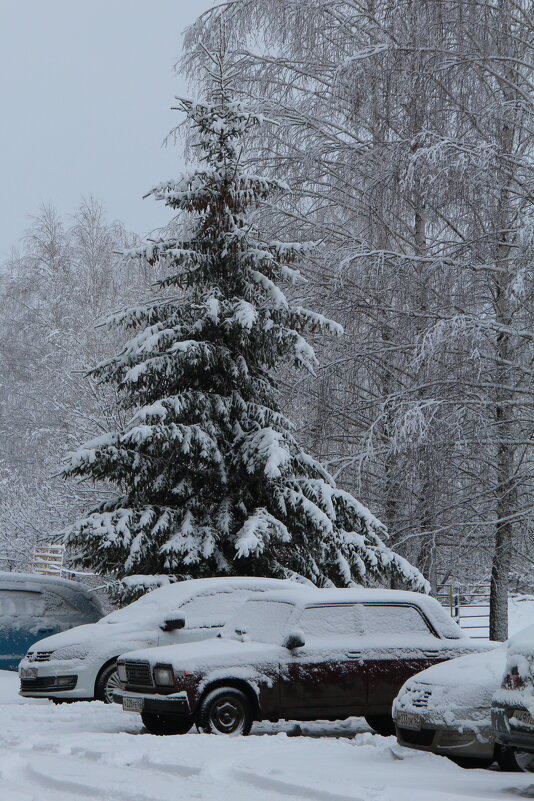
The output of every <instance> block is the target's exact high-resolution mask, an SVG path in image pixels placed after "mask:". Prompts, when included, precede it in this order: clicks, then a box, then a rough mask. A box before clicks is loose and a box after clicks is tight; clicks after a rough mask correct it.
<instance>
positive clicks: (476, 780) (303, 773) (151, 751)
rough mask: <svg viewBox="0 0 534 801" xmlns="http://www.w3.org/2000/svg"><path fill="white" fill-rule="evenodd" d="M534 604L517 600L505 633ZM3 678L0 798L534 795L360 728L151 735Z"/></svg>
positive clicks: (131, 721)
mask: <svg viewBox="0 0 534 801" xmlns="http://www.w3.org/2000/svg"><path fill="white" fill-rule="evenodd" d="M533 619H534V597H525V598H523V599H521V600H520V599H517V598H516V599H512V600H511V603H510V630H511V632H512V633H514V632H516V631H518V630H520V629H521V628H523V627H524V626H526V625H528V624H529V623H531V622H533ZM17 691H18V677H17V675H16V674H15V673H7V672H3V671H0V723H1V725H0V801H4V799H6V800H7V799H9V801H87V799H91V801H182V800H183V801H186V800H187V801H194V800H195V799H200V801H242V799H251V801H277V800H280V799H293V798H301V799H308V800H309V801H468V799H469V800H470V799H479V801H493V799H495V800H496V799H500V800H502V801H506V800H507V799H515V800H516V801H517V799H520V798H534V775H528V774H513V773H508V774H506V773H500V772H499V771H497V770H471V771H466V770H463V769H462V768H459V767H457V766H456V765H454V764H453V763H452V762H450V761H449V760H447V759H445V758H442V757H438V756H434V755H432V754H422V753H418V752H417V751H411V750H408V749H404V748H401V747H400V746H398V745H397V742H396V740H395V738H393V737H379V736H378V735H375V734H372V733H371V732H370V731H369V730H368V728H367V726H366V724H365V722H364V721H362V720H360V719H356V718H354V719H351V720H350V721H346V722H338V723H323V724H321V723H315V724H300V725H299V724H280V725H270V724H261V725H258V724H257V725H256V726H255V727H254V728H253V730H252V734H251V735H250V736H249V737H241V738H235V739H234V738H225V737H216V736H213V735H204V734H197V733H196V732H195V733H190V734H187V735H184V736H177V737H155V736H152V735H149V734H146V733H145V732H144V731H143V727H142V724H141V720H140V718H139V717H138V716H137V715H135V714H133V713H124V712H122V710H121V709H120V708H119V707H117V706H112V707H110V706H105V705H104V704H101V703H99V702H94V703H75V704H64V705H60V706H55V705H54V704H52V703H50V702H48V701H31V700H25V701H23V700H22V699H21V698H19V696H18V695H17Z"/></svg>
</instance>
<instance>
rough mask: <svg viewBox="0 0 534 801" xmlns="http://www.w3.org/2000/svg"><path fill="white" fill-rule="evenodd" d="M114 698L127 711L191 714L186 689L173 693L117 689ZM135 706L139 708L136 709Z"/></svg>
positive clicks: (175, 715) (186, 715) (185, 715)
mask: <svg viewBox="0 0 534 801" xmlns="http://www.w3.org/2000/svg"><path fill="white" fill-rule="evenodd" d="M113 700H114V701H115V703H116V704H121V705H122V708H123V709H124V711H125V712H153V713H155V714H158V715H165V716H168V717H176V718H185V717H189V716H190V715H191V707H190V705H189V698H188V697H187V693H186V692H185V690H181V691H180V692H177V693H172V694H171V695H157V694H156V693H153V694H148V693H135V692H132V691H131V690H115V692H114V693H113ZM134 706H137V707H138V708H135V709H134V708H133V707H134Z"/></svg>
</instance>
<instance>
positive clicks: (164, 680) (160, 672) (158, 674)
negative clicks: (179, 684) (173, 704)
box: [154, 665, 175, 687]
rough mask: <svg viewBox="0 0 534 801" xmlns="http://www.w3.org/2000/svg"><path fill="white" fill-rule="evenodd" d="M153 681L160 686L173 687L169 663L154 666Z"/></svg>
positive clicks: (172, 676)
mask: <svg viewBox="0 0 534 801" xmlns="http://www.w3.org/2000/svg"><path fill="white" fill-rule="evenodd" d="M154 683H155V684H159V686H160V687H174V685H175V681H174V673H173V670H172V667H171V666H170V665H158V666H157V667H155V668H154Z"/></svg>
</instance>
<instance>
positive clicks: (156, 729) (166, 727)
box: [141, 712, 193, 736]
mask: <svg viewBox="0 0 534 801" xmlns="http://www.w3.org/2000/svg"><path fill="white" fill-rule="evenodd" d="M141 720H142V721H143V724H144V726H145V729H147V730H148V731H149V732H150V734H158V735H161V736H165V735H170V734H187V732H188V731H189V729H190V728H191V726H192V725H193V718H175V717H169V716H167V715H158V713H157V712H141Z"/></svg>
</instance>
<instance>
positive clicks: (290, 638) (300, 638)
mask: <svg viewBox="0 0 534 801" xmlns="http://www.w3.org/2000/svg"><path fill="white" fill-rule="evenodd" d="M303 645H305V642H304V634H303V633H302V632H301V631H290V632H289V634H288V635H287V637H286V638H285V640H284V642H283V646H284V648H288V649H289V650H290V651H292V650H293V649H294V648H302V646H303Z"/></svg>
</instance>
